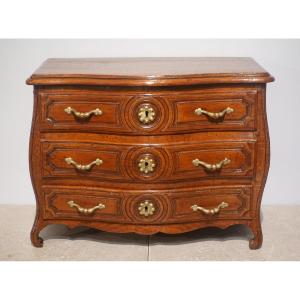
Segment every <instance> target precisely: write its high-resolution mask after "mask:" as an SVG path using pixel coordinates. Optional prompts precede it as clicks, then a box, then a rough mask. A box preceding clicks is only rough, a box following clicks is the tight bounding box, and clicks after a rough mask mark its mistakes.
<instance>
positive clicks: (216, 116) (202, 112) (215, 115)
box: [195, 107, 234, 120]
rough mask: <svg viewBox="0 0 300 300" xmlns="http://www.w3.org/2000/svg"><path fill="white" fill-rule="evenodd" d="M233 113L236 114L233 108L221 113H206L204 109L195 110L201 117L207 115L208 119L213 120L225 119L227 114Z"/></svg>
mask: <svg viewBox="0 0 300 300" xmlns="http://www.w3.org/2000/svg"><path fill="white" fill-rule="evenodd" d="M232 112H234V109H233V108H231V107H227V108H225V109H224V110H223V111H220V112H209V111H206V110H204V109H202V108H197V109H195V114H196V115H198V116H200V115H207V116H208V117H210V118H212V119H215V120H217V119H221V118H223V117H224V116H225V115H226V114H231V113H232Z"/></svg>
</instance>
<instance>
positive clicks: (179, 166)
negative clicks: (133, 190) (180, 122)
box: [41, 141, 256, 183]
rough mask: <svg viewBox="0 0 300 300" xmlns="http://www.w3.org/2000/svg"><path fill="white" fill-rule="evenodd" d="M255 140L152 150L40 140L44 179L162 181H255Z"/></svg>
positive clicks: (155, 147) (162, 145)
mask: <svg viewBox="0 0 300 300" xmlns="http://www.w3.org/2000/svg"><path fill="white" fill-rule="evenodd" d="M255 145H256V144H255V142H254V141H216V142H199V141H198V142H194V143H189V142H187V143H184V142H183V143H179V144H156V145H126V144H120V145H114V144H110V145H109V144H103V143H100V142H73V141H51V142H49V141H44V142H43V141H42V147H41V150H42V155H43V160H42V161H43V165H42V177H43V178H45V179H47V178H53V177H55V178H58V177H63V178H65V179H74V178H76V179H78V178H80V180H85V179H89V180H91V179H95V180H98V181H99V180H101V181H102V180H108V181H109V180H112V181H123V182H124V181H127V182H133V183H134V182H137V181H139V182H147V181H151V182H162V181H170V182H172V181H180V180H185V179H189V180H205V179H217V178H230V177H233V178H236V177H243V178H251V177H252V176H254V160H255V157H254V156H255V151H254V147H255Z"/></svg>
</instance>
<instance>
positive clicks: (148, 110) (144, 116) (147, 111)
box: [138, 104, 156, 124]
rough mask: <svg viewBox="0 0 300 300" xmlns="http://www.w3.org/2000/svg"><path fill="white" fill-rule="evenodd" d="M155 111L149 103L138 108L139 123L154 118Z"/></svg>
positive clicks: (149, 121) (147, 121) (148, 121)
mask: <svg viewBox="0 0 300 300" xmlns="http://www.w3.org/2000/svg"><path fill="white" fill-rule="evenodd" d="M155 116H156V114H155V111H154V108H153V107H152V106H151V105H150V104H146V105H144V106H142V107H141V108H140V109H139V112H138V117H139V120H140V122H141V123H143V124H149V123H151V122H153V121H154V120H155Z"/></svg>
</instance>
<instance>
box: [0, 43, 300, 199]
mask: <svg viewBox="0 0 300 300" xmlns="http://www.w3.org/2000/svg"><path fill="white" fill-rule="evenodd" d="M117 56H123V57H126V56H251V57H253V58H254V59H256V60H257V62H259V63H260V64H261V65H262V66H263V67H264V68H266V69H267V70H268V71H269V72H270V73H271V74H272V75H273V76H275V79H276V81H275V82H274V83H271V84H269V85H268V92H267V107H268V119H269V128H270V136H271V167H270V173H269V178H268V181H267V185H266V189H265V193H264V199H263V203H264V204H296V203H297V204H300V191H299V190H300V176H299V172H300V134H299V131H300V117H299V112H300V40H0V95H1V96H0V97H1V98H0V99H1V102H0V105H1V106H0V110H1V115H0V133H1V147H0V159H1V163H0V166H1V169H0V203H28V204H33V203H34V202H35V199H34V194H33V191H32V187H31V182H30V177H29V170H28V169H29V168H28V139H29V132H30V124H31V114H32V104H33V96H32V87H31V86H27V85H25V80H26V79H27V78H28V77H29V76H30V75H31V73H32V72H33V71H34V70H35V69H36V68H37V67H38V66H39V65H40V63H41V62H42V61H43V60H45V59H46V58H48V57H117ZM298 184H299V187H298Z"/></svg>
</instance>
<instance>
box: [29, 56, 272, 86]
mask: <svg viewBox="0 0 300 300" xmlns="http://www.w3.org/2000/svg"><path fill="white" fill-rule="evenodd" d="M273 80H274V78H273V77H272V76H270V74H269V73H268V72H266V71H265V70H264V69H263V68H262V67H261V66H259V65H258V64H257V63H256V62H255V61H254V60H253V59H251V58H249V57H235V58H234V57H232V58H229V57H218V58H215V57H214V58H213V57H206V58H205V57H190V58H184V57H177V58H176V57H173V58H154V57H150V58H87V59H66V58H62V59H48V60H47V61H46V62H45V63H44V64H43V65H42V66H41V67H40V68H38V69H37V70H36V71H35V73H34V74H33V75H32V76H31V77H30V78H29V79H28V80H27V84H33V85H62V84H78V85H107V86H112V85H116V86H168V85H172V86H173V85H191V84H211V83H247V82H248V83H266V82H271V81H273Z"/></svg>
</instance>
